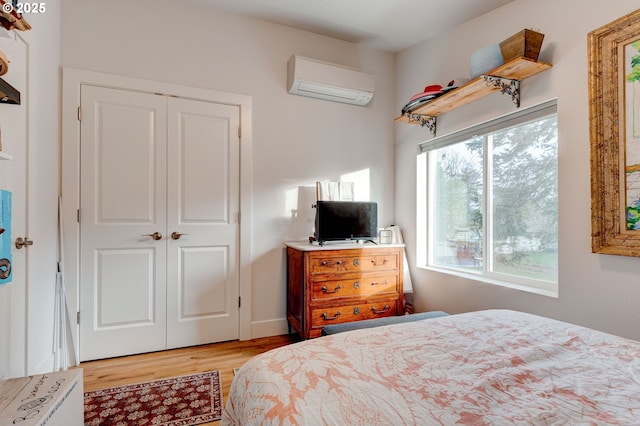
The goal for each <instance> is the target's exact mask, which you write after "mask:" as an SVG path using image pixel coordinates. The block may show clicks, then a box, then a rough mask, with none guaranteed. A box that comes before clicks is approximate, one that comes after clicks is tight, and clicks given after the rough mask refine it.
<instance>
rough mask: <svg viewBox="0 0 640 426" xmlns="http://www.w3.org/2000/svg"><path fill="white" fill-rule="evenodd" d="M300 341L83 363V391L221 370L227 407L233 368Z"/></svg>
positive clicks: (260, 341) (286, 339)
mask: <svg viewBox="0 0 640 426" xmlns="http://www.w3.org/2000/svg"><path fill="white" fill-rule="evenodd" d="M298 340H299V338H298V336H297V335H296V334H292V335H284V336H273V337H265V338H262V339H253V340H246V341H232V342H223V343H215V344H211V345H203V346H195V347H191V348H182V349H173V350H169V351H162V352H153V353H148V354H141V355H131V356H125V357H119V358H110V359H104V360H98V361H88V362H83V363H81V364H80V368H82V369H83V370H84V371H83V376H84V391H85V392H89V391H93V390H97V389H105V388H109V387H113V386H121V385H126V384H132V383H139V382H147V381H150V380H156V379H164V378H168V377H175V376H183V375H187V374H193V373H200V372H205V371H211V370H220V380H221V382H222V398H223V403H226V401H227V395H229V387H230V386H231V381H232V380H233V369H234V368H236V367H240V366H242V364H244V363H245V362H246V361H247V360H249V359H250V358H252V357H254V356H255V355H258V354H260V353H262V352H266V351H268V350H270V349H273V348H277V347H280V346H285V345H288V344H290V343H294V342H296V341H298ZM219 423H220V422H213V423H207V424H209V425H216V424H219Z"/></svg>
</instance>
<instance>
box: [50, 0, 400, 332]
mask: <svg viewBox="0 0 640 426" xmlns="http://www.w3.org/2000/svg"><path fill="white" fill-rule="evenodd" d="M62 27H63V28H62V49H61V52H62V54H61V62H62V65H63V66H64V67H72V68H81V69H88V70H94V71H100V72H106V73H111V74H118V75H125V76H131V77H137V78H144V79H149V80H156V81H164V82H170V83H176V84H183V85H189V86H195V87H201V88H208V89H214V90H219V91H224V92H231V93H237V94H244V95H249V96H252V98H253V112H252V115H253V123H252V128H253V168H252V174H253V181H252V186H253V188H252V202H253V211H252V218H251V219H252V229H253V234H252V260H253V262H252V264H253V269H252V272H253V283H252V306H251V307H250V309H251V318H252V336H253V337H260V336H266V335H274V334H281V333H285V332H286V331H287V328H286V320H285V317H286V315H285V314H286V312H285V311H286V297H285V296H286V294H285V289H286V283H285V265H284V262H285V258H284V246H283V242H284V241H287V240H294V239H305V238H307V237H308V236H309V233H310V232H312V228H307V227H305V226H304V224H302V226H301V225H300V223H299V222H298V221H297V220H296V219H294V218H292V212H291V211H290V207H291V205H296V203H295V202H292V199H291V198H290V197H291V196H293V197H294V199H295V197H296V196H297V193H298V187H299V186H306V185H313V184H314V182H315V181H316V180H322V179H332V180H337V179H338V178H339V177H340V175H342V174H345V173H349V172H353V171H357V170H361V169H369V170H370V172H371V199H372V200H373V201H377V202H378V203H379V218H380V224H381V225H388V224H390V223H391V220H392V219H393V209H394V206H393V202H394V198H393V192H394V174H393V173H394V162H393V155H394V153H393V125H392V124H391V123H392V118H393V114H394V110H395V108H394V94H395V92H394V89H395V84H394V81H395V75H394V55H392V54H389V53H382V52H378V51H375V50H370V49H364V48H360V47H358V46H357V45H354V44H352V43H347V42H342V41H338V40H335V39H332V38H328V37H323V36H319V35H315V34H311V33H307V32H303V31H299V30H295V29H291V28H288V27H284V26H280V25H274V24H269V23H266V22H262V21H258V20H253V19H248V18H242V17H239V16H236V15H232V14H227V13H222V12H217V11H215V10H214V9H209V8H207V7H204V6H201V5H199V4H192V3H189V2H185V1H169V0H142V1H136V2H131V1H124V0H115V1H110V2H96V1H91V2H87V1H83V0H66V1H65V2H64V3H63V9H62ZM292 54H300V55H303V56H307V57H311V58H316V59H320V60H324V61H329V62H334V63H339V64H343V65H347V66H352V67H356V68H360V69H363V70H366V71H369V72H372V73H374V74H375V75H376V93H375V96H374V99H373V101H372V103H370V104H369V105H367V106H366V107H358V106H353V105H346V104H339V103H335V102H328V101H322V100H317V99H311V98H304V97H300V96H292V95H289V94H287V92H286V64H287V60H288V59H289V57H290V56H291V55H292ZM294 201H295V200H294ZM303 205H304V206H305V207H306V206H307V205H308V204H307V203H306V202H305V203H303ZM243 219H245V218H243Z"/></svg>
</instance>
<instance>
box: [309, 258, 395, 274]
mask: <svg viewBox="0 0 640 426" xmlns="http://www.w3.org/2000/svg"><path fill="white" fill-rule="evenodd" d="M399 264H400V263H399V256H398V253H397V252H390V253H384V254H363V255H360V256H359V255H356V256H349V255H342V256H341V255H335V256H327V255H325V256H323V255H322V253H313V254H312V255H311V256H310V257H309V270H310V273H311V274H314V275H315V274H335V273H345V272H369V271H388V270H397V269H398V267H399Z"/></svg>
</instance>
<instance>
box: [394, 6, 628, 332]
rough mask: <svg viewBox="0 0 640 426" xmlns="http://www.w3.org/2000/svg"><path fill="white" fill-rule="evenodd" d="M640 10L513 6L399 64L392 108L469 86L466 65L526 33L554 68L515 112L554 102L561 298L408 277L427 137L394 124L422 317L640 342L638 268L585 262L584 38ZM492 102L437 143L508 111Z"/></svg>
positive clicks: (413, 51) (443, 128) (498, 98)
mask: <svg viewBox="0 0 640 426" xmlns="http://www.w3.org/2000/svg"><path fill="white" fill-rule="evenodd" d="M637 8H638V2H637V0H618V1H615V2H602V1H601V0H563V1H555V0H516V1H515V2H513V3H510V4H508V5H506V6H504V7H502V8H500V9H497V10H495V11H493V12H491V13H489V14H487V15H484V16H482V17H480V18H477V19H474V20H472V21H470V22H467V23H466V24H464V25H462V26H460V27H457V28H455V29H452V30H451V31H449V32H447V33H446V34H444V35H442V36H439V37H437V38H434V39H432V40H429V41H427V42H424V43H421V44H418V45H416V46H413V47H411V48H410V49H407V50H405V51H403V52H401V53H400V54H399V55H398V57H397V71H396V72H397V94H396V100H395V104H396V106H398V109H399V106H401V105H403V104H404V103H405V102H406V99H408V98H409V97H410V96H411V95H413V94H414V93H417V92H419V91H420V89H421V88H422V87H423V86H425V85H427V84H444V83H445V82H447V81H449V80H450V79H452V78H455V77H460V76H462V77H465V76H466V77H468V73H469V71H468V70H469V56H470V55H471V53H473V52H474V51H475V50H477V49H478V48H480V47H482V46H485V45H487V44H491V43H496V42H500V41H501V40H503V39H505V38H507V37H508V36H510V35H512V34H514V33H516V32H518V31H520V30H522V29H523V28H533V29H537V30H539V31H540V32H542V33H543V34H545V39H544V43H543V46H542V52H541V55H540V60H543V61H546V62H551V63H552V64H553V68H551V69H550V70H549V71H546V72H544V73H542V74H538V75H537V76H534V77H532V78H530V79H527V80H525V81H524V82H523V83H522V92H521V102H522V106H523V107H526V106H528V105H533V104H536V103H539V102H542V101H544V100H548V99H552V98H556V97H557V98H558V127H559V139H560V148H559V195H560V205H559V215H560V217H559V248H560V254H559V260H560V271H559V297H558V298H557V299H556V298H550V297H545V296H539V295H535V294H530V293H526V292H522V291H518V290H512V289H507V288H502V287H498V286H493V285H489V284H484V283H481V282H477V281H472V280H467V279H463V278H458V277H454V276H449V275H446V274H442V273H438V272H433V271H428V270H424V269H419V268H416V267H415V261H416V259H415V247H416V236H415V228H416V225H415V223H416V217H415V208H416V203H415V188H416V184H415V182H416V176H415V173H416V172H415V170H416V152H417V148H416V145H417V144H418V143H419V142H422V141H424V140H428V139H430V138H431V135H430V134H429V133H428V131H427V130H425V129H422V128H420V127H419V126H414V125H407V124H396V142H397V145H396V219H397V222H398V223H399V224H400V226H402V227H403V229H404V230H405V232H404V234H405V240H406V243H407V252H408V257H409V262H410V263H411V265H412V268H411V273H412V277H413V286H414V291H415V305H416V309H417V310H419V311H424V310H434V309H442V310H445V311H449V312H451V313H458V312H463V311H470V310H477V309H488V308H510V309H518V310H522V311H527V312H532V313H537V314H542V315H547V316H550V317H554V318H558V319H561V320H566V321H570V322H575V323H579V324H582V325H586V326H589V327H592V328H596V329H599V330H603V331H606V332H611V333H615V334H619V335H623V336H626V337H630V338H634V339H640V329H639V328H638V323H640V309H638V302H640V281H639V280H638V277H639V276H640V259H637V258H629V257H622V256H607V255H598V254H592V253H591V241H590V232H591V216H590V163H589V121H588V107H589V99H588V85H587V69H588V57H587V33H588V32H590V31H592V30H594V29H596V28H598V27H600V26H602V25H605V24H607V23H609V22H611V21H613V20H615V19H617V18H619V17H621V16H623V15H625V14H627V13H629V12H632V11H634V10H635V9H637ZM514 108H515V107H514V106H513V104H512V103H511V100H510V99H509V98H508V97H506V96H502V95H500V94H498V93H496V94H491V95H489V96H487V97H485V98H483V99H481V100H478V101H476V102H475V103H473V104H469V105H467V106H464V107H461V108H459V109H457V110H454V111H452V112H450V113H447V114H445V115H444V116H442V117H441V118H439V119H438V135H444V134H447V133H450V132H451V131H454V130H457V129H460V128H464V127H468V126H469V125H472V124H475V123H479V122H482V121H485V120H487V119H489V118H492V117H496V116H499V115H503V114H505V113H508V112H510V111H513V110H514Z"/></svg>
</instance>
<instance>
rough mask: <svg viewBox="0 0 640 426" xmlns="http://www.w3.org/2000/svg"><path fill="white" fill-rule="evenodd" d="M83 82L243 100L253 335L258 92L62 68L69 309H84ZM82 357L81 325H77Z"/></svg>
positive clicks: (245, 292)
mask: <svg viewBox="0 0 640 426" xmlns="http://www.w3.org/2000/svg"><path fill="white" fill-rule="evenodd" d="M83 84H89V85H94V86H102V87H110V88H114V89H125V90H129V91H137V92H146V93H161V94H163V95H168V96H177V97H181V98H186V99H195V100H201V101H207V102H216V103H222V104H229V105H237V106H238V107H239V108H240V129H241V130H240V131H241V137H240V218H241V220H240V237H239V244H240V247H239V253H238V255H239V275H240V276H239V285H240V289H239V294H240V297H241V300H242V307H241V309H240V311H239V322H240V324H239V336H240V340H248V339H250V338H251V309H250V308H249V307H250V306H251V179H252V173H251V170H252V131H251V110H252V98H251V96H247V95H237V94H232V93H226V92H219V91H215V90H209V89H200V88H197V87H191V86H183V85H177V84H172V83H163V82H157V81H150V80H144V79H138V78H132V77H125V76H117V75H111V74H105V73H99V72H94V71H86V70H80V69H75V68H63V70H62V208H63V228H64V240H63V241H64V248H63V250H64V256H63V262H64V271H63V273H64V282H65V285H66V291H67V303H68V306H69V311H70V312H71V314H72V315H73V313H74V312H78V311H79V309H80V300H79V295H80V273H79V271H80V265H79V261H80V251H79V242H80V232H79V231H80V227H79V223H78V217H77V215H78V210H79V209H80V121H79V120H78V113H79V112H78V107H79V106H80V88H81V85H83ZM72 335H73V342H74V345H75V348H74V349H75V353H76V359H79V358H78V356H77V354H78V348H79V346H78V327H77V326H76V327H74V330H73V334H72Z"/></svg>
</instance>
